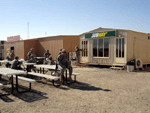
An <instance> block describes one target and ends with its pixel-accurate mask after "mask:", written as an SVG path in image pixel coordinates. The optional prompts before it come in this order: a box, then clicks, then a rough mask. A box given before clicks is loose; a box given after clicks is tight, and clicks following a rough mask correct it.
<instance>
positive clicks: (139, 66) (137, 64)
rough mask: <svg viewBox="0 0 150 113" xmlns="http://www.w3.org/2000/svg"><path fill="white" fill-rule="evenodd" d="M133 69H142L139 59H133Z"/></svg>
mask: <svg viewBox="0 0 150 113" xmlns="http://www.w3.org/2000/svg"><path fill="white" fill-rule="evenodd" d="M135 68H143V64H142V60H141V59H135Z"/></svg>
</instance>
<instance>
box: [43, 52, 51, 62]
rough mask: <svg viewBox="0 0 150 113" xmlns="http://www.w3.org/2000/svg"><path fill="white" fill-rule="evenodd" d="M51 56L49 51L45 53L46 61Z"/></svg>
mask: <svg viewBox="0 0 150 113" xmlns="http://www.w3.org/2000/svg"><path fill="white" fill-rule="evenodd" d="M50 56H51V54H50V53H49V50H47V51H46V52H45V53H44V57H45V60H46V58H49V57H50Z"/></svg>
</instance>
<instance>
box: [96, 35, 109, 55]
mask: <svg viewBox="0 0 150 113" xmlns="http://www.w3.org/2000/svg"><path fill="white" fill-rule="evenodd" d="M93 57H109V38H101V39H94V40H93Z"/></svg>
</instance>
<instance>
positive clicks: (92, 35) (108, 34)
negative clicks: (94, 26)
mask: <svg viewBox="0 0 150 113" xmlns="http://www.w3.org/2000/svg"><path fill="white" fill-rule="evenodd" d="M99 37H116V31H106V32H100V33H87V34H85V38H87V39H88V38H99Z"/></svg>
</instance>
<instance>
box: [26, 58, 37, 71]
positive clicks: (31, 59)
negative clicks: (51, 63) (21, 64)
mask: <svg viewBox="0 0 150 113" xmlns="http://www.w3.org/2000/svg"><path fill="white" fill-rule="evenodd" d="M27 63H36V59H35V58H34V56H33V55H31V56H30V59H29V60H28V61H27ZM31 69H32V70H33V71H34V72H36V68H35V67H34V66H33V65H27V72H31Z"/></svg>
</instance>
